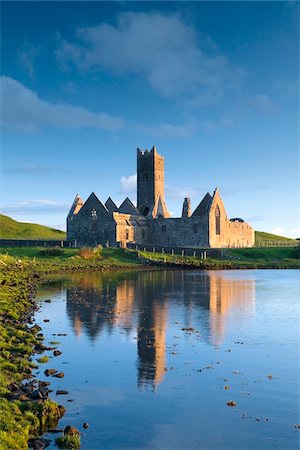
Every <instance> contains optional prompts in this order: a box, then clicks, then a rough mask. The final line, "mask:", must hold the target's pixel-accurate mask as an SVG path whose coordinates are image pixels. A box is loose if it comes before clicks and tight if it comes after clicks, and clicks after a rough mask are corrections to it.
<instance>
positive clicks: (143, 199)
mask: <svg viewBox="0 0 300 450" xmlns="http://www.w3.org/2000/svg"><path fill="white" fill-rule="evenodd" d="M164 178H165V175H164V158H163V157H162V156H161V155H159V154H158V153H157V150H156V148H155V147H153V148H152V150H151V151H149V150H145V151H143V150H140V149H139V148H138V149H137V208H138V210H139V211H140V213H141V214H142V215H143V216H147V214H148V213H149V211H151V210H152V209H153V207H154V204H155V202H156V200H157V199H158V197H160V199H161V201H162V202H163V203H164V199H165V179H164Z"/></svg>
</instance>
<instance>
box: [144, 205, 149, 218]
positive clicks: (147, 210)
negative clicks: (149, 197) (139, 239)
mask: <svg viewBox="0 0 300 450" xmlns="http://www.w3.org/2000/svg"><path fill="white" fill-rule="evenodd" d="M148 212H149V208H148V206H146V208H144V211H143V215H144V216H146V215H147V214H148Z"/></svg>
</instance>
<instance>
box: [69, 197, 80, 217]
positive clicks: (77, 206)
mask: <svg viewBox="0 0 300 450" xmlns="http://www.w3.org/2000/svg"><path fill="white" fill-rule="evenodd" d="M82 206H83V201H82V198H81V197H80V196H79V195H78V194H77V195H76V197H75V199H74V201H73V203H72V206H71V209H70V211H69V214H68V217H71V216H73V214H77V213H78V212H79V211H80V209H81V208H82Z"/></svg>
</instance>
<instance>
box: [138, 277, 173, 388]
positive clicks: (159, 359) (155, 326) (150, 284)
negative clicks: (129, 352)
mask: <svg viewBox="0 0 300 450" xmlns="http://www.w3.org/2000/svg"><path fill="white" fill-rule="evenodd" d="M149 275H150V274H149ZM165 284H166V273H165V272H154V273H152V274H151V276H150V277H147V280H146V278H145V276H144V274H142V277H141V280H140V287H141V288H142V289H141V292H140V293H139V296H138V299H139V302H140V308H139V325H138V356H139V361H138V385H139V386H140V387H141V386H143V387H147V386H149V385H150V386H151V387H152V388H155V387H156V386H157V385H158V384H159V383H161V382H162V380H163V377H164V374H165V366H166V326H167V315H168V311H167V305H166V302H165V298H162V297H163V295H164V287H165ZM158 298H160V300H158Z"/></svg>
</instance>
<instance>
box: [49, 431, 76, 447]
mask: <svg viewBox="0 0 300 450" xmlns="http://www.w3.org/2000/svg"><path fill="white" fill-rule="evenodd" d="M55 444H56V445H57V447H58V448H80V436H79V435H78V434H72V435H69V434H66V435H64V436H59V437H58V438H56V439H55Z"/></svg>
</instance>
